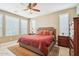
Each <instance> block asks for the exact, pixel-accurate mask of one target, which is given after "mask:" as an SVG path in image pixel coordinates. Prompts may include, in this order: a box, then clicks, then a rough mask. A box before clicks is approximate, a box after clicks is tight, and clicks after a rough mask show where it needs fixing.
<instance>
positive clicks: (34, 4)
mask: <svg viewBox="0 0 79 59" xmlns="http://www.w3.org/2000/svg"><path fill="white" fill-rule="evenodd" d="M36 6H37V3H29V4H28V6H26V9H24V11H26V10H30V12H31V11H36V12H40V10H39V9H37V8H35V7H36Z"/></svg>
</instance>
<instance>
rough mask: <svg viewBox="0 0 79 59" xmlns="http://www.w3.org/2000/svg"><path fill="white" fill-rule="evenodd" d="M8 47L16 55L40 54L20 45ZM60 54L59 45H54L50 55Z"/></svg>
mask: <svg viewBox="0 0 79 59" xmlns="http://www.w3.org/2000/svg"><path fill="white" fill-rule="evenodd" d="M8 49H9V50H10V51H11V52H13V53H14V54H15V55H16V56H40V55H39V54H36V53H34V52H32V51H30V50H28V49H25V48H22V47H20V46H19V45H15V46H11V47H8ZM58 55H59V47H53V48H52V50H51V51H50V52H49V54H48V56H58Z"/></svg>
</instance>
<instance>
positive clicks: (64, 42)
mask: <svg viewBox="0 0 79 59" xmlns="http://www.w3.org/2000/svg"><path fill="white" fill-rule="evenodd" d="M58 46H63V47H69V37H68V36H58Z"/></svg>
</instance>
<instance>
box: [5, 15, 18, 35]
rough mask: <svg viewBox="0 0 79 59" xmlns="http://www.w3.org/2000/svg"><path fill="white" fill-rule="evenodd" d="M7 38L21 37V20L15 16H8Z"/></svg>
mask: <svg viewBox="0 0 79 59" xmlns="http://www.w3.org/2000/svg"><path fill="white" fill-rule="evenodd" d="M5 22H6V33H5V35H6V36H11V35H19V19H18V18H16V17H13V16H6V21H5Z"/></svg>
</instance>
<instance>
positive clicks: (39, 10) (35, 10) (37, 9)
mask: <svg viewBox="0 0 79 59" xmlns="http://www.w3.org/2000/svg"><path fill="white" fill-rule="evenodd" d="M32 10H34V11H37V12H40V10H38V9H32Z"/></svg>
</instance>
